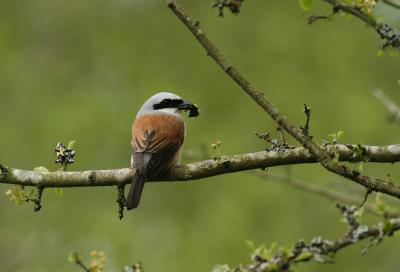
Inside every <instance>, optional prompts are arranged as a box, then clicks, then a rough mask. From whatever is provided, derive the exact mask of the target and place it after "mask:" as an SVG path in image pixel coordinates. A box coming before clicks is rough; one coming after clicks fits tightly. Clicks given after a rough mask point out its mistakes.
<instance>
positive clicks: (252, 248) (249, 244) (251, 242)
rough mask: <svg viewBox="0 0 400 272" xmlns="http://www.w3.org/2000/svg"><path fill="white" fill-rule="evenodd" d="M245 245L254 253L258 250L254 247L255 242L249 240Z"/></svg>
mask: <svg viewBox="0 0 400 272" xmlns="http://www.w3.org/2000/svg"><path fill="white" fill-rule="evenodd" d="M245 243H246V245H247V246H248V247H249V248H250V249H251V250H252V251H254V250H255V249H256V246H255V245H254V243H253V241H250V240H247V241H245Z"/></svg>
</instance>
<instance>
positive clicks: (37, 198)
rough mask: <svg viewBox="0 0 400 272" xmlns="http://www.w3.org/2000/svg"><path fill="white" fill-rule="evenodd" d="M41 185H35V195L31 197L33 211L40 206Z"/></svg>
mask: <svg viewBox="0 0 400 272" xmlns="http://www.w3.org/2000/svg"><path fill="white" fill-rule="evenodd" d="M43 190H44V188H43V187H40V186H37V187H36V195H35V197H34V198H33V202H34V206H33V211H34V212H37V211H39V210H40V209H41V208H42V194H43Z"/></svg>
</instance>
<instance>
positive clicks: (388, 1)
mask: <svg viewBox="0 0 400 272" xmlns="http://www.w3.org/2000/svg"><path fill="white" fill-rule="evenodd" d="M382 2H383V3H385V4H386V5H389V6H391V7H394V8H397V9H400V3H399V2H396V1H395V0H383V1H382Z"/></svg>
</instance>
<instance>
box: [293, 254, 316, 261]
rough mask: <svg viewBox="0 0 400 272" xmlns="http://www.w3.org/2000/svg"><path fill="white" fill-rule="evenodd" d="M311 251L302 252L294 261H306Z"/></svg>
mask: <svg viewBox="0 0 400 272" xmlns="http://www.w3.org/2000/svg"><path fill="white" fill-rule="evenodd" d="M313 255H314V254H313V253H312V252H302V253H301V254H300V255H299V256H298V257H297V258H296V261H297V262H301V261H307V260H309V259H311V258H312V257H313Z"/></svg>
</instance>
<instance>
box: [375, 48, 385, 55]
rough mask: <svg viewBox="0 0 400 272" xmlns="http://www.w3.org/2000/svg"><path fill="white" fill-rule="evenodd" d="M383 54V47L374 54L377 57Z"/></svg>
mask: <svg viewBox="0 0 400 272" xmlns="http://www.w3.org/2000/svg"><path fill="white" fill-rule="evenodd" d="M384 55H385V50H383V49H379V50H378V51H377V52H376V56H377V57H382V56H384Z"/></svg>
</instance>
